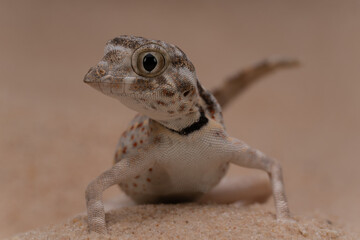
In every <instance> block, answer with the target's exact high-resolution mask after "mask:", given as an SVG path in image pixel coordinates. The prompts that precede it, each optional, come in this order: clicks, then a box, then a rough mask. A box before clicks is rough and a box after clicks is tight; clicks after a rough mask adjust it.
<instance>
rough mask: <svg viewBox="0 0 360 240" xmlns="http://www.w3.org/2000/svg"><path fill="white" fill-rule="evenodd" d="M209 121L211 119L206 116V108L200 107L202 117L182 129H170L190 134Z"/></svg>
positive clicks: (181, 133) (182, 133)
mask: <svg viewBox="0 0 360 240" xmlns="http://www.w3.org/2000/svg"><path fill="white" fill-rule="evenodd" d="M208 122H209V119H208V118H207V117H206V116H205V113H204V110H203V109H200V118H199V120H197V121H196V122H194V123H193V124H191V125H190V126H187V127H186V128H183V129H181V130H180V131H176V130H174V129H170V128H169V130H171V131H173V132H176V133H178V134H180V135H184V136H186V135H189V134H190V133H192V132H195V131H197V130H200V129H201V128H202V127H204V126H205V125H206V124H207V123H208Z"/></svg>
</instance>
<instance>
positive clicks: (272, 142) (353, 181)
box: [0, 0, 360, 239]
mask: <svg viewBox="0 0 360 240" xmlns="http://www.w3.org/2000/svg"><path fill="white" fill-rule="evenodd" d="M359 27H360V3H359V2H358V1H285V0H283V1H280V0H275V1H271V2H269V1H234V2H231V1H228V2H227V4H223V3H220V1H219V2H215V1H206V2H205V1H196V2H191V3H190V2H188V3H186V2H185V3H177V2H175V1H153V2H151V3H150V2H148V1H137V2H135V1H134V2H133V1H131V2H130V1H126V2H125V1H118V2H115V1H108V2H95V1H94V2H92V1H86V2H85V1H84V2H81V1H77V2H73V1H68V2H66V1H61V2H60V1H59V2H49V1H16V2H15V1H0V29H1V37H0V53H1V54H0V74H1V75H0V76H1V78H0V126H1V127H0V166H1V167H0V189H1V197H0V212H1V214H0V238H2V237H10V236H12V235H14V234H16V233H19V232H25V231H29V230H31V229H35V228H38V227H41V226H46V225H49V224H57V223H60V222H64V221H67V220H66V219H69V218H70V217H71V216H75V215H76V214H78V213H81V212H84V211H85V201H84V190H85V188H86V186H87V184H88V183H89V182H90V181H91V180H92V179H93V178H95V177H96V176H97V175H98V174H99V173H101V172H102V171H104V170H105V169H107V168H108V167H110V165H111V163H112V158H113V154H114V149H115V146H116V143H117V140H118V137H119V136H120V134H121V132H122V130H123V129H124V128H125V126H126V125H127V123H128V122H129V121H130V119H131V118H132V116H133V115H134V114H135V113H134V112H133V111H131V110H128V109H127V108H126V107H125V106H122V105H121V104H120V103H118V102H116V101H115V100H113V99H110V98H108V97H106V96H103V95H102V94H100V93H98V92H96V91H94V90H93V89H91V88H89V87H88V86H86V85H85V84H83V83H82V79H83V76H84V74H85V73H86V72H87V71H88V69H89V67H90V66H92V65H94V64H96V63H97V62H98V60H99V59H100V58H101V56H102V51H103V46H104V44H105V42H106V41H107V40H109V39H111V38H113V37H114V36H117V35H120V34H134V35H140V36H144V37H148V38H155V39H162V40H166V41H168V42H172V43H174V44H176V45H178V46H180V47H181V48H182V50H184V51H185V52H186V53H187V54H188V56H189V58H190V59H191V60H192V62H193V63H194V65H195V66H196V69H197V74H198V77H199V79H200V81H201V82H202V83H203V85H205V86H206V87H208V88H213V87H215V86H217V85H219V84H220V83H221V82H222V81H223V79H224V78H226V77H228V76H230V75H231V74H233V73H234V72H236V71H238V70H239V69H240V68H241V67H243V66H247V65H249V64H251V63H254V62H256V61H258V60H261V59H263V58H264V57H267V56H272V55H285V56H294V57H298V58H299V59H300V60H301V62H302V63H303V64H302V66H301V67H300V68H298V69H294V70H288V71H283V72H279V73H276V74H274V75H272V76H270V77H268V78H267V79H266V80H264V81H263V82H261V83H259V84H256V85H255V86H253V87H252V88H251V89H250V90H248V91H247V92H246V93H245V94H243V95H242V96H241V97H240V98H238V99H236V100H235V101H234V102H233V103H232V104H231V105H230V106H229V108H228V109H227V110H226V111H225V112H224V117H225V121H226V124H227V129H228V132H229V133H230V134H231V135H233V136H235V137H238V138H241V139H242V140H244V141H245V142H247V143H248V144H250V145H252V146H254V147H256V148H259V149H261V150H262V151H263V152H265V153H266V154H268V155H270V156H272V157H274V158H277V159H278V160H279V161H280V162H281V163H282V165H283V170H284V178H285V183H286V190H287V193H288V199H289V203H290V207H291V210H292V212H293V213H294V215H295V216H297V217H299V219H300V222H301V224H302V225H301V226H302V227H304V228H305V229H308V230H306V231H308V232H311V231H313V230H314V229H318V230H319V229H322V228H325V229H329V230H334V231H338V230H339V229H340V230H341V229H342V230H341V231H345V232H354V233H360V207H359V205H358V203H359V202H360V188H359V183H360V174H359V173H358V172H359V169H360V161H359V156H360V148H359V143H360V126H359V122H360V108H359V105H360V94H359V89H360V81H359V77H360V68H359V66H358V65H359V59H360V48H359V47H358V46H359V42H360V31H359ZM239 174H243V175H245V176H255V177H259V178H264V177H266V176H265V174H264V173H262V172H259V171H255V170H252V171H250V170H244V169H240V168H237V167H232V168H231V169H230V172H229V175H230V176H234V175H239ZM117 194H119V190H118V188H116V187H114V188H111V189H110V190H109V191H107V192H106V194H105V199H109V198H111V197H113V196H116V195H117ZM267 206H268V207H266V209H264V208H263V207H261V206H257V207H254V208H250V209H239V211H240V212H241V213H242V214H243V216H244V218H241V214H240V215H235V213H234V212H235V211H233V210H234V207H233V206H223V205H220V206H213V205H211V206H208V207H207V206H204V205H201V206H197V205H184V206H183V205H181V206H180V207H179V208H177V207H174V206H158V207H151V206H140V207H137V208H129V209H121V210H118V211H115V212H112V213H111V216H117V217H119V220H118V221H117V220H116V219H117V217H114V218H111V219H112V220H111V221H114V224H113V225H112V226H113V228H114V231H120V230H121V229H123V228H125V226H127V225H124V221H123V217H120V215H122V214H130V212H132V213H133V212H136V211H139V213H140V212H141V216H142V215H145V216H149V214H147V213H146V212H147V211H153V212H154V216H159V217H161V216H162V217H164V218H165V217H168V218H169V219H172V218H174V219H176V221H177V222H181V219H182V218H181V215H182V211H183V212H184V214H185V213H186V214H187V215H186V216H187V217H188V218H189V222H190V220H191V219H196V218H200V217H201V216H200V215H201V214H200V213H202V211H204V212H207V211H205V210H206V209H207V208H209V209H211V211H210V210H209V212H208V213H209V214H213V215H214V216H215V215H216V217H219V218H221V219H220V220H221V221H223V220H224V219H226V221H227V222H230V223H231V224H235V223H236V222H235V219H236V221H239V222H238V224H243V225H242V226H244V227H243V228H242V229H237V230H234V234H240V235H241V234H244V236H246V234H250V233H252V231H254V232H256V231H257V230H258V231H259V234H260V233H265V232H268V231H266V229H275V230H274V231H278V229H280V228H282V226H279V227H276V226H275V225H274V222H273V221H272V220H271V219H270V216H272V214H273V212H274V209H273V207H272V205H271V204H270V203H269V205H267ZM151 209H152V210H151ZM191 209H193V211H194V212H195V213H196V214H195V215H194V216H190V215H191V214H189V212H191ZM237 210H238V209H237ZM128 211H129V212H128ZM164 212H165V213H164ZM314 212H319V213H321V214H323V215H324V216H326V217H318V216H316V215H314ZM170 213H174V214H173V215H172V214H170ZM157 214H160V215H157ZM161 214H164V215H161ZM222 214H225V216H222ZM251 214H254V216H253V215H252V216H253V217H254V218H248V217H247V216H249V215H251ZM165 215H166V216H165ZM206 216H207V215H204V218H203V219H204V220H210V218H209V217H206ZM303 216H310V219H305V218H304V217H303ZM255 217H256V218H255ZM311 217H314V219H315V220H314V221H315V222H316V224H314V226H310V225H311V224H310V223H312V221H313V220H312V219H311ZM76 219H78V222H79V223H82V224H84V222H83V221H84V218H83V217H79V218H76ZM120 219H121V220H120ZM134 219H135V218H134ZM139 219H140V216H137V220H139ZM246 219H248V220H249V219H257V220H256V221H258V222H256V221H255V220H254V222H252V221H247V220H246ZM266 219H268V220H266ZM324 219H333V220H331V221H332V222H333V223H334V226H329V225H326V223H325V222H324ZM137 220H136V221H137ZM150 220H151V218H149V217H148V218H147V219H146V221H147V223H148V224H150V225H146V226H147V227H151V226H152V225H151V224H154V223H155V222H154V223H151V222H149V221H150ZM133 221H135V220H133ZM153 221H160V223H161V224H164V223H163V222H162V220H161V219H160V220H159V219H158V220H156V219H155V220H153ZM232 221H234V223H232ZM70 222H71V220H70ZM262 222H264V224H262ZM214 223H215V220H214V222H209V223H208V224H207V223H206V222H202V224H204V225H198V226H195V225H194V227H199V228H198V229H201V228H202V227H204V228H205V229H207V228H212V227H211V226H214V225H212V224H214ZM250 223H251V224H253V225H249V224H250ZM126 224H130V225H131V224H133V225H131V226H130V225H129V229H130V230H129V231H131V229H132V230H133V231H134V230H136V231H135V234H140V233H143V231H145V230H144V229H142V230H141V229H140V228H139V226H138V225H136V224H135V222H129V223H126ZM181 224H183V225H181V226H185V225H184V224H185V223H184V222H181ZM221 224H224V223H221ZM256 224H258V225H259V226H258V225H256ZM323 224H325V225H323ZM337 224H339V226H338V225H337ZM225 225H226V224H224V225H222V226H225ZM263 225H264V226H263ZM62 226H63V225H54V226H53V227H50V228H48V229H49V230H59V229H60V228H61V227H62ZM66 226H67V229H68V230H69V231H70V229H72V228H74V229H77V231H82V230H84V228H85V226H78V225H76V224H74V226H72V225H69V224H68V225H66ZM144 226H145V225H144ZM173 226H175V225H173ZM231 226H234V225H231ZM261 226H263V228H262V227H261ZM306 226H308V228H306ZM188 227H191V224H190V225H189V226H188ZM237 227H239V225H237ZM147 229H149V228H147ZM161 229H162V230H161V231H162V232H163V234H169V233H168V232H167V231H168V229H170V228H166V227H165V225H161ZM219 229H221V228H219ZM244 229H246V230H244ZM291 229H292V230H291ZM294 229H296V227H290V230H286V231H285V232H286V234H292V233H293V232H294V234H295V232H296V231H295V230H294ZM311 229H313V230H311ZM68 230H66V231H68ZM171 230H173V231H178V229H175V227H173V228H171ZM214 231H218V230H216V229H214ZM314 231H315V230H314ZM219 232H220V230H219ZM254 232H253V233H254ZM154 234H155V233H154ZM159 234H160V232H159ZM186 234H189V233H186ZM224 234H226V233H224ZM296 234H299V233H298V232H297V233H296ZM297 236H299V238H300V237H301V236H300V235H297ZM343 236H345V235H343ZM338 238H341V235H339V236H338ZM300 239H301V238H300ZM334 239H336V238H334Z"/></svg>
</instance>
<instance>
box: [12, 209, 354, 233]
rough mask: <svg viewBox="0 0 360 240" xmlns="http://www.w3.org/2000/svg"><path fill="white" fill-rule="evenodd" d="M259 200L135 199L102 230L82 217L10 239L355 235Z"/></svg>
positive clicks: (111, 214)
mask: <svg viewBox="0 0 360 240" xmlns="http://www.w3.org/2000/svg"><path fill="white" fill-rule="evenodd" d="M268 208H269V207H266V206H264V205H253V206H251V207H244V206H241V205H240V206H238V205H236V204H230V205H220V204H219V205H218V204H202V205H200V204H194V203H191V204H175V205H163V204H158V205H140V206H132V207H124V208H121V209H118V210H112V211H110V212H108V213H107V214H106V218H107V225H108V234H107V235H98V234H96V233H92V234H89V233H88V231H87V223H86V220H87V217H86V216H85V215H78V216H75V217H73V218H71V219H69V220H68V221H66V222H64V223H62V224H57V225H52V226H48V227H45V228H41V229H38V230H34V231H30V232H27V233H23V234H19V235H16V236H14V237H12V238H11V239H13V240H16V239H62V240H66V239H94V240H95V239H124V240H125V239H286V240H289V239H298V240H300V239H312V240H316V239H319V240H320V239H321V240H323V239H329V240H330V239H332V240H336V239H343V240H346V239H357V238H355V236H354V235H350V234H349V233H346V232H345V231H344V230H342V228H341V226H339V225H338V224H337V223H336V221H335V222H334V220H332V219H326V218H322V217H319V216H311V217H295V218H294V219H295V222H294V223H288V222H286V223H283V222H277V221H276V220H275V216H274V213H273V212H272V211H271V210H269V209H268Z"/></svg>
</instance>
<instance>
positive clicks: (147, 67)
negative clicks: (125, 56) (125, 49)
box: [131, 43, 170, 77]
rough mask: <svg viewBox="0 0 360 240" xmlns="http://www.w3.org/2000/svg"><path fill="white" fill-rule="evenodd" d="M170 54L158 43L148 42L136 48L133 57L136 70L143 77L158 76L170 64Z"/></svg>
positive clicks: (132, 64) (132, 62) (132, 63)
mask: <svg viewBox="0 0 360 240" xmlns="http://www.w3.org/2000/svg"><path fill="white" fill-rule="evenodd" d="M169 62H170V60H169V55H168V53H167V52H166V50H165V49H164V48H163V47H161V46H159V45H157V44H152V43H151V44H146V45H144V46H142V47H140V48H138V49H136V50H135V52H134V53H133V55H132V57H131V66H132V68H133V69H134V72H135V73H136V74H138V75H140V76H142V77H156V76H159V75H160V74H162V73H163V72H164V71H165V69H166V68H167V67H168V65H169Z"/></svg>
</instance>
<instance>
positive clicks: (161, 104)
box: [84, 36, 296, 234]
mask: <svg viewBox="0 0 360 240" xmlns="http://www.w3.org/2000/svg"><path fill="white" fill-rule="evenodd" d="M295 63H296V62H294V61H292V60H273V61H265V62H263V63H261V64H259V65H257V66H255V67H254V68H250V69H247V70H245V71H243V72H242V73H240V74H238V75H236V76H235V77H234V78H232V79H230V80H229V81H228V82H227V83H226V84H225V87H223V88H220V89H219V90H217V91H215V96H217V97H218V98H219V100H220V104H219V103H218V101H217V99H216V98H215V97H214V95H213V94H211V92H209V91H207V90H206V89H204V88H203V87H202V85H201V84H200V82H199V81H198V79H197V77H196V74H195V68H194V66H193V64H192V63H191V62H190V60H189V59H188V58H187V57H186V55H185V54H184V52H183V51H181V50H180V49H179V48H178V47H176V46H174V45H172V44H168V43H165V42H163V41H158V40H148V39H145V38H141V37H134V36H120V37H117V38H114V39H113V40H111V41H109V42H108V43H107V45H106V47H105V52H104V57H103V59H102V60H101V61H100V62H99V64H98V65H96V66H95V67H92V68H91V69H90V70H89V72H88V73H87V74H86V76H85V78H84V81H85V83H87V84H89V85H90V86H92V87H94V88H95V89H97V90H99V91H101V92H102V93H104V94H106V95H108V96H111V97H113V98H116V99H118V100H120V101H121V102H122V103H123V104H124V105H126V106H127V107H129V108H131V109H133V110H136V111H138V112H139V114H138V115H137V116H136V117H135V118H134V120H133V121H132V122H131V123H130V125H129V127H128V129H127V130H126V131H125V132H124V133H123V135H122V136H121V138H120V141H119V144H118V147H117V150H116V154H115V161H114V166H113V167H112V168H110V169H109V170H107V171H105V172H104V173H102V174H101V175H100V176H99V177H97V178H96V179H95V180H93V181H92V182H91V183H90V184H89V186H88V187H87V189H86V202H87V211H88V224H89V230H90V231H94V232H97V233H101V234H104V233H106V232H107V230H106V223H105V212H104V206H103V202H102V192H103V191H104V190H105V189H107V188H108V187H110V186H112V185H115V184H119V185H120V187H121V188H122V189H123V191H124V192H125V193H126V194H127V195H129V196H130V197H131V198H132V199H133V200H135V201H136V202H139V203H157V202H180V201H192V200H195V199H197V198H198V197H200V196H201V195H203V194H204V193H207V192H209V191H210V190H211V189H212V188H213V187H214V186H216V185H217V184H218V183H219V181H220V180H221V178H222V177H223V176H224V175H225V173H226V171H227V169H228V166H229V163H233V164H237V165H239V166H242V167H249V168H256V169H261V170H264V171H266V172H267V173H268V174H269V176H270V180H271V182H272V188H273V195H274V199H275V207H276V212H277V219H279V220H286V219H289V218H290V213H289V209H288V204H287V200H286V197H285V191H284V184H283V179H282V173H281V167H280V164H279V163H278V162H277V161H275V160H273V159H272V158H269V157H267V156H265V155H264V154H263V153H261V152H260V151H258V150H255V149H252V148H251V147H249V146H248V145H247V144H245V143H244V142H242V141H240V140H237V139H235V138H232V137H230V136H229V135H228V134H227V132H226V131H225V126H224V122H223V118H222V113H221V107H220V105H221V104H223V105H225V104H226V103H228V102H229V100H230V99H232V98H233V97H234V96H235V95H236V93H237V92H240V91H241V90H243V89H244V88H245V87H247V86H248V85H250V84H251V83H252V82H253V81H255V80H256V79H257V78H259V77H260V76H262V75H264V74H266V73H268V72H271V71H273V70H275V69H277V68H280V67H288V66H292V65H294V64H295ZM229 88H232V89H231V90H230V91H229Z"/></svg>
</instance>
